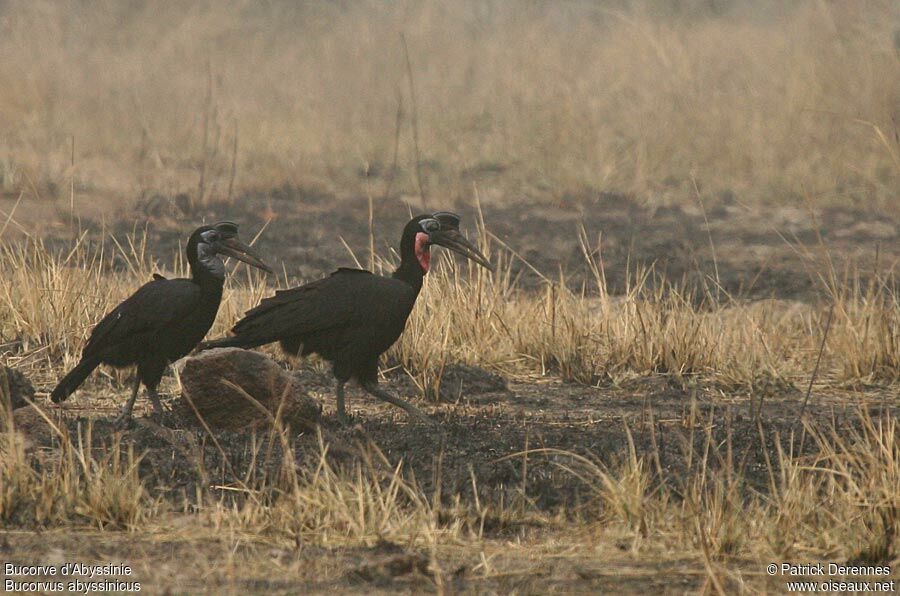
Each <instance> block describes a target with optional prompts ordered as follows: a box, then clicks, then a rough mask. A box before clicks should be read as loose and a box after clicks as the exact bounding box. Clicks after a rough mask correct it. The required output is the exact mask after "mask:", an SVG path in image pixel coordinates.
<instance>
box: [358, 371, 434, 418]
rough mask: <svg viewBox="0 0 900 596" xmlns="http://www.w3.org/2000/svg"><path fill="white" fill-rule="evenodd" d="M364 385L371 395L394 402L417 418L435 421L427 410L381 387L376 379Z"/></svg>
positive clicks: (390, 402)
mask: <svg viewBox="0 0 900 596" xmlns="http://www.w3.org/2000/svg"><path fill="white" fill-rule="evenodd" d="M362 387H363V389H365V390H366V392H367V393H369V394H370V395H374V396H375V397H377V398H378V399H380V400H381V401H386V402H387V403H389V404H394V405H395V406H397V407H399V408H403V409H404V410H406V413H407V414H409V415H410V416H411V417H413V418H416V419H417V420H420V421H422V422H428V423H431V424H433V423H434V420H432V419H431V418H430V417H429V416H428V415H427V414H425V412H423V411H422V410H420V409H419V408H417V407H416V406H414V405H412V404H411V403H409V402H408V401H405V400H402V399H400V398H399V397H396V396H394V395H391V394H390V393H388V392H387V391H385V390H384V389H382V388H381V387H379V386H378V383H377V382H376V381H366V382H364V383H362Z"/></svg>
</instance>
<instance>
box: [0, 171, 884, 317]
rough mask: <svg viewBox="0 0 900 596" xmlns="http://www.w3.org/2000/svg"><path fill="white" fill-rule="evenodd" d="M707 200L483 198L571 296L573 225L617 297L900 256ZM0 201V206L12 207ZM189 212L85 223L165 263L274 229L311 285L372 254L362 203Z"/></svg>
mask: <svg viewBox="0 0 900 596" xmlns="http://www.w3.org/2000/svg"><path fill="white" fill-rule="evenodd" d="M706 201H707V205H706V208H705V209H704V208H702V207H701V205H700V203H699V202H697V201H696V200H690V199H686V200H685V201H684V204H683V205H670V206H653V205H648V204H644V203H641V202H639V201H636V200H634V199H633V198H631V197H629V196H626V195H621V194H615V193H607V192H599V191H595V192H587V191H586V192H584V193H582V194H580V195H568V196H565V197H563V198H562V199H561V200H559V201H555V202H547V201H546V200H543V201H528V200H520V201H515V202H508V203H498V204H491V203H485V204H484V205H483V211H482V212H483V216H484V220H485V223H486V226H487V228H488V230H489V231H490V232H491V233H492V234H493V235H495V236H496V237H497V238H499V239H500V240H501V241H502V242H503V243H505V244H506V245H508V246H509V247H510V248H511V249H512V250H514V251H515V252H516V253H517V254H518V255H520V256H521V257H522V258H523V259H525V260H526V261H527V262H528V263H529V264H530V265H532V266H533V267H534V268H535V269H537V270H538V271H541V272H542V273H543V274H544V275H547V276H548V277H550V278H552V279H554V280H556V279H558V278H559V277H558V276H559V272H560V271H561V272H563V273H564V274H565V276H566V277H567V278H568V281H569V283H570V284H571V285H572V286H576V287H577V286H580V285H581V284H582V283H584V282H587V283H589V284H590V283H592V282H593V276H592V275H591V274H590V272H589V270H588V268H587V267H586V265H585V259H584V256H583V253H582V250H581V248H580V244H579V241H578V231H579V229H580V227H581V226H583V227H584V230H585V231H586V233H587V236H588V238H589V240H590V242H591V243H592V244H593V245H594V248H595V249H596V244H597V239H598V237H602V242H601V247H602V258H603V264H604V267H605V273H606V278H607V284H608V288H609V291H610V292H611V293H613V294H616V293H621V292H623V291H624V290H625V288H626V286H627V282H628V278H629V272H630V275H631V276H632V277H633V276H634V273H635V271H636V270H637V269H638V268H639V267H642V266H643V267H648V266H653V267H654V270H655V272H656V274H658V275H659V276H662V277H665V278H666V279H667V280H669V281H672V282H680V281H681V280H685V281H687V282H688V283H689V284H692V285H694V286H703V287H706V288H711V289H713V290H714V285H713V282H712V280H713V279H716V277H718V279H717V283H718V285H719V286H720V287H721V289H722V290H723V291H724V292H727V293H728V294H730V295H732V296H735V297H739V298H747V299H756V298H773V297H774V298H781V299H796V300H805V301H809V300H815V299H819V298H822V297H823V296H824V295H825V288H824V287H823V286H822V284H821V282H820V281H819V278H818V275H817V272H820V271H822V270H823V267H825V266H826V265H827V260H828V259H831V261H832V262H833V263H834V265H835V266H836V267H837V270H838V272H841V273H842V272H843V266H844V265H845V264H847V263H849V264H851V265H853V266H856V267H857V268H858V269H859V272H860V275H861V277H862V278H863V279H864V280H865V279H866V278H868V277H869V276H871V274H872V273H873V272H875V271H881V272H883V271H885V270H889V269H890V268H891V267H892V266H895V264H896V262H897V259H898V258H900V211H896V210H895V211H889V210H887V209H884V210H869V211H863V210H860V209H853V208H850V207H834V206H828V207H822V208H817V209H815V210H810V209H808V208H807V206H806V203H805V202H804V201H803V200H802V199H801V198H790V199H785V201H784V202H783V204H782V205H786V206H762V207H749V206H746V205H744V204H742V203H740V202H739V201H738V200H736V199H735V198H734V197H733V196H732V195H730V194H726V195H723V196H721V197H717V198H716V199H715V200H714V201H711V200H710V199H706ZM6 202H9V201H8V200H7V201H6ZM414 202H416V203H417V201H414ZM0 204H2V207H3V208H4V210H5V211H8V210H9V208H10V207H11V205H5V203H4V202H3V201H0ZM188 204H189V200H188V199H187V198H186V197H184V196H183V195H182V196H181V198H179V197H168V196H163V195H154V194H150V195H147V196H144V197H142V198H140V199H139V200H137V201H133V202H129V203H128V204H126V205H118V206H116V207H115V208H112V209H102V206H97V205H94V206H93V209H92V210H90V212H91V213H92V214H93V217H90V216H86V217H84V218H82V219H81V225H82V227H83V228H84V229H88V230H92V231H94V232H97V233H99V232H102V231H103V230H106V231H107V232H113V233H115V234H117V235H118V236H120V237H124V236H125V235H126V234H127V233H130V232H134V231H138V232H142V231H143V230H145V229H146V230H147V232H148V239H149V247H150V249H151V250H152V252H153V254H155V255H157V256H158V257H159V258H160V259H161V261H162V263H163V265H164V266H165V263H166V262H168V260H169V259H171V255H173V254H174V253H175V251H176V250H178V249H179V247H181V246H182V245H183V242H184V240H185V238H186V236H187V234H188V233H189V231H190V229H191V228H192V227H193V224H192V225H187V224H186V223H185V222H188V221H190V222H194V223H196V224H198V225H199V224H200V223H202V222H212V221H217V220H220V219H231V220H233V221H236V222H238V223H239V224H240V225H241V226H242V230H243V231H244V232H243V233H244V235H245V236H248V237H252V235H253V234H255V233H256V232H257V231H258V230H260V229H261V228H262V227H263V225H265V224H266V222H269V225H268V227H267V228H266V230H265V232H264V233H263V235H262V236H261V238H260V239H259V241H258V243H257V247H258V248H259V249H260V251H261V252H262V254H264V255H265V256H266V257H267V260H268V261H269V262H270V264H272V265H273V266H274V268H275V269H276V270H279V271H280V270H281V269H282V266H283V267H284V270H285V271H286V272H287V274H288V276H289V277H294V278H297V279H311V278H316V277H320V276H322V275H326V274H328V273H330V272H331V271H333V270H334V269H335V268H336V267H338V266H348V265H352V264H353V261H352V258H351V257H350V255H349V254H348V252H347V249H346V248H345V247H344V246H343V244H342V243H341V239H343V240H344V241H345V242H346V243H347V245H348V246H349V247H350V248H351V249H352V250H353V251H354V253H355V254H356V255H357V257H358V258H359V259H360V261H361V262H366V259H367V258H368V246H369V230H368V223H367V217H368V215H367V209H368V203H367V199H366V198H365V197H349V198H348V197H337V196H334V195H331V194H327V193H322V192H318V191H313V190H308V189H301V188H294V187H282V188H277V189H272V190H267V191H258V192H250V193H247V194H245V195H243V196H241V197H238V198H237V199H235V200H234V201H233V202H230V203H222V202H218V203H217V202H212V203H210V204H209V205H205V206H196V207H194V208H191V209H188V207H187V205H188ZM407 205H408V204H407V202H405V201H404V198H403V197H391V198H389V199H386V200H385V199H376V201H375V212H374V220H375V225H374V231H375V237H376V251H377V252H378V253H379V254H382V255H385V254H388V251H389V250H390V249H392V248H393V249H395V250H396V249H397V243H398V241H399V231H400V229H401V228H402V226H403V224H404V223H405V222H406V220H407V219H408V215H409V210H410V208H409V207H408V206H407ZM434 208H435V209H436V210H438V209H450V210H454V211H457V212H458V213H460V214H461V215H462V216H463V228H464V229H468V230H469V232H470V234H473V233H474V232H475V227H476V221H477V211H476V209H475V208H474V207H473V206H472V205H471V204H468V203H465V204H463V203H460V204H457V205H435V206H434ZM20 209H23V210H24V208H20ZM47 210H48V208H43V210H42V208H40V206H37V207H36V208H35V209H34V210H33V215H34V217H35V218H37V220H38V221H43V219H42V218H46V217H49V218H50V219H51V220H52V219H54V217H55V219H58V220H60V221H58V222H57V225H56V226H51V227H50V228H49V229H48V231H47V233H48V234H49V235H50V236H51V237H57V238H61V237H63V236H65V235H66V234H67V228H66V225H65V224H64V222H63V221H62V219H65V217H64V216H63V215H61V214H60V213H56V212H53V211H51V212H49V213H44V211H47ZM412 210H413V212H418V211H420V209H418V208H413V209H412ZM53 213H55V215H52V214H53ZM96 235H97V234H95V237H96ZM712 247H714V250H713V248H712ZM595 256H596V255H595ZM123 265H124V263H123ZM513 269H514V271H515V272H516V273H519V274H520V285H521V287H524V288H529V287H535V286H538V285H540V283H541V279H540V277H539V276H537V275H535V274H534V273H533V272H532V270H531V269H530V268H529V267H528V266H526V265H525V264H523V263H522V262H520V261H519V260H515V262H514V263H513Z"/></svg>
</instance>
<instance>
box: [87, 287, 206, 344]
mask: <svg viewBox="0 0 900 596" xmlns="http://www.w3.org/2000/svg"><path fill="white" fill-rule="evenodd" d="M199 301H200V287H199V286H198V285H197V284H195V283H193V282H192V281H191V280H189V279H154V280H153V281H151V282H148V283H146V284H144V285H143V286H141V287H140V288H138V290H137V291H136V292H135V293H134V294H132V295H131V296H130V297H128V298H127V299H126V300H125V301H124V302H122V303H121V304H119V306H117V307H116V308H114V309H113V310H112V311H110V313H109V314H107V315H106V316H105V317H103V319H102V320H101V321H100V322H99V323H97V325H96V326H95V327H94V330H93V331H91V336H90V338H89V339H88V341H87V344H86V345H85V346H84V350H83V352H82V355H83V356H84V357H87V356H92V355H95V354H96V355H100V352H106V351H107V350H109V349H111V348H112V349H115V346H116V345H117V344H121V343H122V342H126V341H134V340H140V338H141V336H149V335H152V334H153V333H155V332H157V331H159V330H160V329H162V328H164V327H167V326H169V325H172V324H173V323H176V322H177V321H179V320H182V319H184V318H185V317H186V316H188V315H189V314H190V313H191V311H192V310H194V309H195V308H196V307H197V304H198V303H199Z"/></svg>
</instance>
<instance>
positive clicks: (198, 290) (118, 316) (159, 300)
mask: <svg viewBox="0 0 900 596" xmlns="http://www.w3.org/2000/svg"><path fill="white" fill-rule="evenodd" d="M186 252H187V258H188V263H189V264H190V268H191V278H190V279H166V278H164V277H162V276H161V275H154V276H153V281H150V282H148V283H146V284H144V285H143V286H141V287H140V288H139V289H138V291H137V292H135V293H134V294H132V295H131V296H130V297H129V298H127V299H126V300H125V301H124V302H122V303H121V304H119V305H118V306H117V307H116V308H114V309H113V310H112V311H111V312H110V313H109V314H107V315H106V316H105V317H103V319H102V320H101V321H100V322H99V323H97V325H96V326H95V327H94V329H93V331H91V336H90V338H89V339H88V341H87V344H86V345H85V346H84V349H83V350H82V353H81V361H80V362H79V363H78V365H77V366H76V367H75V368H73V369H72V370H71V371H70V372H69V374H67V375H66V376H65V377H63V379H62V380H61V381H60V382H59V384H58V385H57V386H56V388H55V389H54V390H53V393H51V394H50V398H51V399H52V400H53V401H54V402H55V403H59V402H61V401H63V400H64V399H66V398H67V397H69V395H70V394H71V393H73V392H74V391H75V390H76V389H78V386H79V385H81V384H82V383H83V382H84V380H85V379H86V378H87V377H88V375H90V374H91V372H93V370H94V369H95V368H97V366H98V365H100V364H101V363H102V364H110V365H112V366H115V367H124V366H131V365H135V364H136V365H137V375H136V378H135V382H134V390H133V391H132V394H131V398H130V399H129V400H128V402H127V403H126V404H125V408H124V409H123V410H122V414H121V416H120V417H119V418H118V420H117V424H119V425H122V424H126V425H127V424H128V422H129V421H130V419H131V411H132V409H133V408H134V402H135V401H136V400H137V395H138V391H139V390H140V386H141V383H143V384H144V386H145V387H146V388H147V394H148V395H149V397H150V400H151V401H152V402H153V407H154V409H155V410H156V412H157V413H158V414H161V413H162V404H161V403H160V401H159V396H158V395H157V393H156V388H157V386H159V382H160V380H161V379H162V375H163V372H165V369H166V366H168V364H169V363H170V362H173V361H175V360H178V359H179V358H181V357H183V356H185V355H186V354H188V352H190V351H191V350H193V349H194V347H195V346H196V345H197V344H198V343H200V340H202V339H203V337H204V336H205V335H206V333H207V332H208V331H209V329H210V327H212V324H213V321H215V319H216V313H217V312H218V311H219V303H220V302H221V300H222V285H223V284H224V283H225V264H224V263H223V262H222V259H221V258H220V257H219V255H226V256H229V257H234V258H236V259H239V260H241V261H244V262H245V263H247V264H249V265H253V266H254V267H258V268H260V269H263V270H264V271H268V272H272V270H271V269H270V268H269V266H268V265H266V264H265V263H263V262H262V260H260V258H259V256H258V255H257V254H256V252H255V251H254V250H253V249H252V248H250V247H249V246H247V245H246V244H244V243H243V242H241V241H240V239H239V238H238V227H237V224H235V223H233V222H230V221H222V222H219V223H217V224H214V225H211V226H202V227H200V228H197V230H195V231H194V233H193V234H191V237H190V239H189V240H188V244H187V249H186Z"/></svg>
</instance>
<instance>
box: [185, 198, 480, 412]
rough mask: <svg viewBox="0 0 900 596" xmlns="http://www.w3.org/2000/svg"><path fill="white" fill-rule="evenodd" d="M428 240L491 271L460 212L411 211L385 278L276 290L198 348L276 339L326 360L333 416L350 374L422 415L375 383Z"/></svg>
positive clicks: (420, 273) (358, 272)
mask: <svg viewBox="0 0 900 596" xmlns="http://www.w3.org/2000/svg"><path fill="white" fill-rule="evenodd" d="M432 244H436V245H439V246H444V247H446V248H449V249H450V250H453V251H455V252H458V253H460V254H462V255H464V256H466V257H467V258H469V259H471V260H472V261H474V262H476V263H478V264H479V265H481V266H483V267H486V268H488V269H492V267H491V264H490V263H489V262H488V260H487V258H486V257H485V256H484V255H483V254H481V253H480V252H479V251H478V249H477V248H475V246H474V245H472V243H470V242H469V241H468V240H466V239H465V238H464V237H463V235H462V234H460V232H459V216H458V215H455V214H453V213H447V212H438V213H434V214H431V215H419V216H417V217H414V218H413V219H412V220H410V221H409V223H407V224H406V227H404V228H403V235H402V236H401V238H400V266H399V267H398V268H397V270H396V271H394V273H393V275H392V276H391V277H382V276H380V275H374V274H372V273H370V272H369V271H364V270H362V269H348V268H343V267H342V268H340V269H338V270H337V271H335V272H334V273H332V274H331V275H330V276H329V277H326V278H323V279H320V280H317V281H314V282H311V283H308V284H306V285H303V286H300V287H297V288H291V289H288V290H280V291H278V292H276V293H275V295H274V296H272V297H270V298H266V299H265V300H263V301H262V302H261V303H260V304H259V306H257V307H256V308H254V309H252V310H249V311H247V313H246V314H245V315H244V318H243V319H241V320H240V321H238V323H237V324H236V325H235V326H234V328H233V329H232V333H233V334H234V335H232V336H231V337H226V338H222V339H218V340H214V341H211V342H208V343H206V344H204V346H203V347H204V348H217V347H241V348H253V347H256V346H261V345H263V344H268V343H273V342H276V341H277V342H280V343H281V348H282V349H283V350H284V351H285V352H287V353H290V354H296V355H300V356H305V355H307V354H318V355H319V356H321V357H322V358H324V359H325V360H328V361H330V362H331V363H332V365H333V367H334V369H333V372H334V377H335V380H336V384H335V394H336V395H337V412H338V418H339V419H340V420H341V421H342V422H344V421H346V419H347V415H346V411H345V409H344V384H345V383H346V382H347V381H348V380H350V379H351V378H355V379H356V380H357V381H358V382H359V384H360V385H361V386H362V388H363V389H365V391H366V392H368V393H370V394H371V395H374V396H375V397H377V398H379V399H381V400H383V401H386V402H388V403H391V404H394V405H396V406H399V407H401V408H403V409H404V410H406V412H407V413H409V414H410V415H412V416H415V417H417V418H420V419H428V418H427V416H425V415H424V414H423V413H422V412H421V411H420V410H419V409H418V408H416V407H415V406H413V405H412V404H410V403H408V402H406V401H404V400H402V399H400V398H399V397H396V396H393V395H391V394H390V393H388V392H387V391H385V390H383V389H380V388H379V387H378V358H379V357H380V356H381V354H382V353H383V352H385V351H386V350H387V349H388V348H389V347H391V345H393V343H394V342H395V341H397V338H399V337H400V334H401V333H403V328H404V327H405V326H406V320H407V318H409V314H410V312H412V309H413V305H414V304H415V303H416V298H417V297H418V295H419V290H421V289H422V280H423V278H424V277H425V274H426V273H427V272H428V270H429V268H430V266H431V253H430V250H429V247H430V246H431V245H432Z"/></svg>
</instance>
